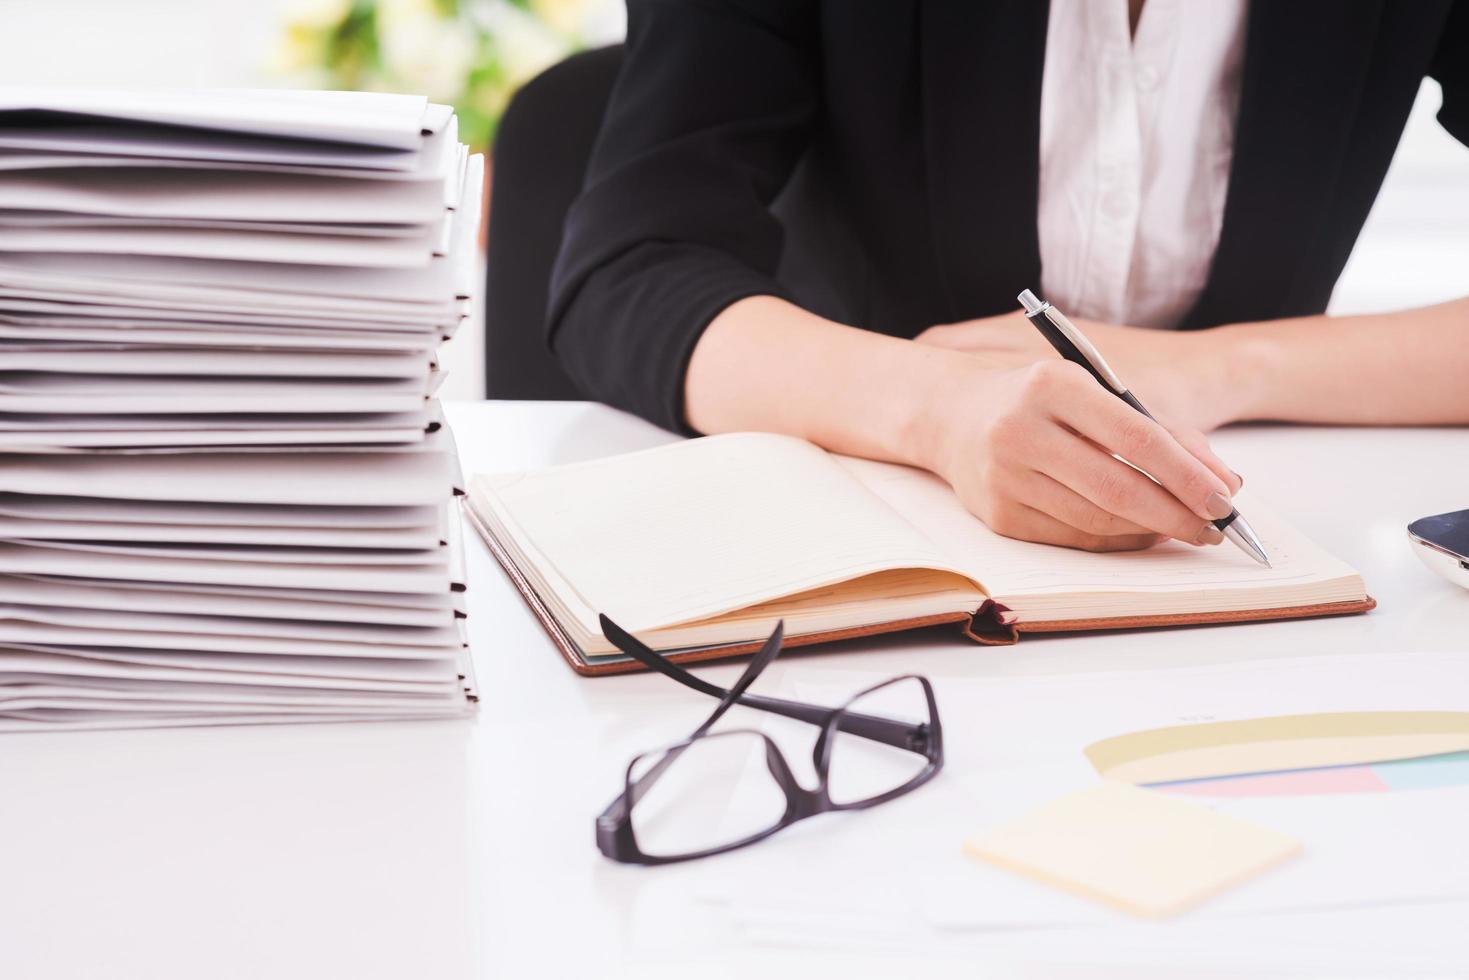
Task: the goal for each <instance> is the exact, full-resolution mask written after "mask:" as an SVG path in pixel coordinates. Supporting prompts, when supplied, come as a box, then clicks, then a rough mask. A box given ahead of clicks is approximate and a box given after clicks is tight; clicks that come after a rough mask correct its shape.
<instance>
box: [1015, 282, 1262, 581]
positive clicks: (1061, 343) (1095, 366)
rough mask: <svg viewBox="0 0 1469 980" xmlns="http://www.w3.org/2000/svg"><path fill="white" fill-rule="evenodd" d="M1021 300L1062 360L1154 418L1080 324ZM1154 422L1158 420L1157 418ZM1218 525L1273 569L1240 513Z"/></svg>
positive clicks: (1030, 299)
mask: <svg viewBox="0 0 1469 980" xmlns="http://www.w3.org/2000/svg"><path fill="white" fill-rule="evenodd" d="M1018 298H1019V300H1020V305H1021V306H1023V307H1024V308H1025V318H1026V319H1027V320H1029V321H1030V322H1031V323H1033V324H1034V325H1035V328H1036V329H1037V330H1039V331H1040V332H1041V336H1043V337H1045V338H1046V340H1048V341H1050V343H1051V346H1052V347H1054V348H1056V350H1057V351H1058V352H1059V353H1060V355H1061V356H1062V357H1064V358H1066V360H1068V361H1070V362H1072V363H1073V364H1079V365H1081V366H1082V367H1084V368H1086V370H1087V372H1088V373H1089V374H1091V376H1092V377H1094V378H1096V379H1097V382H1098V383H1099V384H1100V385H1101V386H1102V387H1104V388H1106V389H1107V390H1108V391H1110V392H1112V394H1114V395H1116V396H1117V397H1118V398H1121V399H1122V400H1123V401H1125V402H1127V404H1129V405H1131V406H1132V407H1133V408H1135V409H1137V410H1138V411H1139V412H1142V413H1143V414H1144V415H1146V416H1147V417H1148V418H1150V419H1151V418H1153V413H1152V412H1149V411H1148V410H1147V409H1146V408H1144V407H1143V403H1142V402H1140V401H1138V400H1137V396H1135V395H1134V394H1133V393H1132V392H1130V391H1128V390H1127V386H1126V385H1124V384H1123V383H1122V381H1121V379H1120V378H1118V377H1117V374H1116V372H1114V371H1113V370H1112V368H1111V367H1110V366H1109V365H1108V364H1107V362H1106V360H1104V359H1103V357H1102V355H1101V354H1100V353H1098V351H1097V349H1096V348H1095V347H1093V346H1092V344H1091V341H1089V340H1087V339H1086V336H1085V335H1084V334H1083V333H1082V332H1081V331H1080V330H1078V329H1076V324H1074V323H1072V322H1071V321H1070V320H1068V319H1066V314H1064V313H1062V312H1061V311H1060V310H1058V309H1056V308H1055V307H1054V306H1052V305H1051V304H1050V303H1047V302H1046V301H1045V300H1043V299H1041V298H1039V297H1038V296H1036V294H1035V293H1033V292H1031V291H1030V290H1028V289H1027V290H1025V292H1023V293H1021V294H1020V296H1019V297H1018ZM1154 421H1157V420H1156V419H1154ZM1214 526H1215V527H1217V528H1218V529H1219V530H1220V532H1221V533H1223V535H1224V536H1225V537H1226V538H1228V539H1229V540H1231V541H1233V542H1234V543H1235V546H1236V547H1238V548H1239V550H1240V551H1243V552H1244V553H1245V554H1247V555H1249V556H1250V557H1251V558H1253V559H1255V561H1257V562H1259V563H1260V564H1262V565H1264V566H1265V567H1266V568H1269V567H1270V556H1269V555H1268V554H1266V553H1265V546H1264V545H1262V544H1260V539H1259V538H1258V537H1256V535H1255V529H1254V528H1252V527H1250V522H1249V521H1247V520H1245V519H1244V518H1243V517H1241V516H1240V512H1239V511H1237V510H1231V511H1230V512H1229V516H1228V517H1221V518H1220V519H1219V520H1217V521H1215V522H1214Z"/></svg>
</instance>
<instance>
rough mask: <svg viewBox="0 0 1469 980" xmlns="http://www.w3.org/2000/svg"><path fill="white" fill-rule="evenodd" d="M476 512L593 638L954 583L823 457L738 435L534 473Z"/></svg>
mask: <svg viewBox="0 0 1469 980" xmlns="http://www.w3.org/2000/svg"><path fill="white" fill-rule="evenodd" d="M471 501H472V503H473V505H474V506H475V508H476V509H477V510H478V511H480V512H481V513H483V514H486V515H487V516H486V520H487V521H489V522H490V523H492V524H496V525H498V526H499V527H500V528H503V529H504V531H505V532H506V533H507V534H508V535H509V536H510V537H511V538H512V542H513V545H514V547H515V548H516V549H517V550H518V551H519V552H520V553H521V554H522V555H524V556H525V558H526V559H527V562H526V563H527V564H528V565H530V566H533V568H534V570H535V571H536V572H537V573H538V574H539V575H541V576H543V577H544V579H545V580H546V584H547V586H548V589H547V590H545V592H543V594H546V593H549V595H548V596H547V597H548V598H551V597H555V598H557V599H559V600H560V601H561V603H562V604H564V606H565V607H566V608H565V610H564V611H565V613H566V614H567V615H569V616H570V617H572V618H573V619H574V620H575V621H576V622H577V623H579V624H580V625H581V626H582V627H583V628H584V630H585V631H586V632H587V633H588V634H590V635H592V636H597V635H599V634H600V632H601V630H600V628H599V627H598V625H597V619H596V616H597V613H599V612H605V613H607V614H608V615H610V616H612V617H613V618H614V619H616V620H617V621H618V623H619V624H621V625H622V626H623V627H625V628H627V629H630V630H633V631H642V630H649V629H653V628H656V627H663V626H671V625H675V624H678V623H686V622H690V621H693V620H700V619H705V618H708V617H711V616H716V615H719V614H721V613H725V612H729V611H731V610H735V609H742V608H745V607H747V606H752V605H755V604H756V603H760V602H766V601H769V600H771V599H776V598H780V597H782V596H786V595H790V594H792V593H795V592H802V591H806V590H809V589H815V588H818V587H821V586H825V585H830V584H832V583H834V582H841V581H845V580H848V579H853V578H857V577H859V576H862V575H868V574H872V573H874V572H880V571H886V570H889V569H895V568H912V567H931V568H937V569H944V570H950V571H952V570H954V569H952V568H951V567H950V566H949V565H948V564H947V562H946V561H945V559H944V556H943V554H942V553H941V552H940V551H939V550H938V549H937V548H936V547H935V546H934V545H933V544H931V543H930V542H929V541H928V540H926V539H925V538H924V537H923V536H922V535H921V534H919V533H918V532H917V531H916V530H915V529H914V528H913V526H912V525H911V524H909V523H908V522H907V521H905V520H903V519H902V518H901V517H899V516H898V515H897V514H895V513H893V512H892V511H891V510H889V509H888V508H887V507H886V506H885V505H884V504H883V503H882V501H881V500H879V499H878V498H877V497H875V496H873V495H872V494H871V493H869V492H867V491H866V490H864V489H863V487H862V485H861V484H860V483H858V482H856V481H855V480H853V479H852V478H851V476H850V475H848V473H847V471H846V470H845V469H843V467H842V466H841V465H840V464H839V463H837V462H835V461H834V460H833V459H832V457H830V456H829V455H828V454H827V453H826V452H824V451H823V450H821V449H818V448H817V447H815V446H813V445H811V444H810V443H808V442H805V441H803V440H800V439H792V438H789V437H786V436H776V435H767V434H761V433H737V434H732V435H724V436H713V437H709V438H704V439H695V440H691V441H689V442H683V443H675V444H673V445H670V446H661V447H658V448H655V449H650V450H646V451H644V452H640V453H631V454H628V455H624V456H613V457H609V458H605V459H599V460H593V461H591V462H587V463H578V464H573V465H570V466H561V467H554V468H551V469H547V470H540V471H536V472H532V473H524V474H510V475H503V476H490V477H476V478H475V479H474V481H473V482H472V485H471Z"/></svg>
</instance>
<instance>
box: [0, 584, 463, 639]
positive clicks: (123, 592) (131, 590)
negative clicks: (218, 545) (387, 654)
mask: <svg viewBox="0 0 1469 980" xmlns="http://www.w3.org/2000/svg"><path fill="white" fill-rule="evenodd" d="M206 589H207V587H203V586H196V587H194V588H193V589H191V588H189V586H188V585H180V586H176V587H172V588H170V587H168V586H165V585H162V584H152V585H149V584H148V583H139V582H110V581H107V580H105V579H101V580H99V579H54V578H45V577H41V576H36V577H26V576H20V575H5V576H0V595H4V596H5V597H6V598H7V599H9V600H10V601H12V602H18V603H26V604H30V605H35V606H44V607H46V608H51V609H56V608H62V609H67V608H76V609H87V610H121V611H124V612H138V613H167V614H170V615H180V616H225V617H236V618H242V619H243V618H249V619H265V620H282V621H292V620H299V621H304V622H312V623H363V624H369V625H373V624H378V625H386V626H404V627H433V628H448V627H451V626H453V624H454V622H455V619H454V613H453V610H452V609H451V608H450V607H449V606H448V605H447V603H445V604H440V605H436V606H428V605H414V604H412V603H411V602H407V601H405V600H411V599H418V598H422V597H420V596H411V595H387V594H383V593H362V594H357V595H355V596H353V598H355V599H356V601H347V600H346V599H345V598H342V597H343V596H352V594H351V593H338V592H333V593H323V595H331V596H332V597H333V598H330V599H327V598H299V597H296V596H294V595H293V594H292V593H291V592H289V591H287V590H279V589H270V588H262V589H254V590H246V589H234V590H232V591H214V592H209V591H207V590H206Z"/></svg>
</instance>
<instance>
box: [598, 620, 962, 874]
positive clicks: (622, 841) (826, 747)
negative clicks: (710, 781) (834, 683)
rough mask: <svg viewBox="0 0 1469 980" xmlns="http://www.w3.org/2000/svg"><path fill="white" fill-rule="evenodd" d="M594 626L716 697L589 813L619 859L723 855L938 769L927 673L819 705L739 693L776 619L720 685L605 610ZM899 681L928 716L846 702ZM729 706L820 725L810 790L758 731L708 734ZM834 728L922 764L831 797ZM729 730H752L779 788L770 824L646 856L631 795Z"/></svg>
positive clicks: (883, 796)
mask: <svg viewBox="0 0 1469 980" xmlns="http://www.w3.org/2000/svg"><path fill="white" fill-rule="evenodd" d="M601 624H602V633H603V635H604V636H606V637H607V639H608V640H610V641H611V642H612V643H613V644H614V645H615V646H616V647H617V648H618V649H620V650H622V651H623V652H624V653H626V654H627V655H628V656H630V657H632V658H633V659H635V660H637V661H638V662H639V663H642V664H643V665H644V666H646V667H649V668H651V669H652V670H656V671H658V672H659V673H661V674H663V675H664V676H666V677H670V678H672V679H673V680H676V681H678V682H679V683H680V684H683V685H685V686H686V687H690V688H692V689H694V690H696V691H699V692H700V693H703V694H708V695H710V696H711V697H717V698H719V699H720V701H719V704H718V705H717V706H716V707H715V709H714V711H713V712H711V713H710V715H709V717H708V718H706V719H705V720H704V722H703V724H701V725H700V726H699V727H698V728H696V729H695V730H694V732H693V733H692V734H691V735H689V737H688V738H686V739H683V740H682V741H679V742H675V743H673V744H672V745H668V746H665V747H663V748H661V749H654V750H652V751H649V752H643V753H640V754H639V755H637V756H636V757H634V758H633V760H632V761H631V762H630V763H628V766H627V770H626V772H625V774H624V777H623V791H622V794H621V795H619V796H618V797H617V799H615V800H613V801H612V802H611V803H610V804H609V805H608V806H607V809H606V810H604V811H603V812H602V814H601V815H600V816H598V817H597V823H596V837H597V849H598V850H599V851H601V852H602V854H604V855H605V856H607V857H608V858H611V859H612V860H614V861H618V862H620V863H623V864H643V865H660V864H673V863H677V862H680V861H692V860H696V859H698V858H704V857H710V856H712V855H715V854H723V853H726V852H728V851H733V850H737V849H739V848H741V847H748V846H749V845H751V844H754V843H757V842H759V841H762V840H764V839H766V838H767V837H770V836H772V835H774V834H776V833H779V832H780V831H782V830H784V829H785V828H787V827H789V826H790V825H791V824H793V823H797V822H798V821H801V820H805V819H807V818H808V817H814V816H816V815H818V814H822V813H831V812H836V811H844V810H864V809H867V808H868V807H874V806H878V805H880V804H883V803H887V802H889V801H891V800H894V799H897V798H898V797H900V796H903V795H905V794H907V793H910V792H912V791H913V790H915V789H917V788H918V787H919V786H922V785H923V784H924V783H926V782H928V781H929V780H930V779H932V778H933V777H934V776H936V775H937V774H938V773H939V771H940V770H941V769H943V766H944V748H943V726H942V724H941V723H940V721H939V711H938V701H937V699H936V698H935V697H934V693H933V685H932V684H931V683H930V682H929V680H928V678H926V677H923V676H921V675H919V674H901V675H899V676H897V677H892V678H889V679H888V680H885V681H883V682H882V683H880V684H874V685H872V686H871V687H869V688H866V689H864V690H861V691H858V692H857V693H856V694H853V695H852V696H851V697H849V698H848V699H847V700H846V701H844V702H843V703H842V704H841V705H839V706H837V707H835V708H829V707H825V706H823V705H815V704H805V703H803V702H800V701H788V700H785V699H783V698H771V697H765V696H763V695H757V694H749V693H747V689H748V688H749V687H750V685H751V684H753V683H754V682H755V679H756V678H757V677H759V676H760V674H761V672H762V671H764V669H765V668H766V667H767V666H769V664H770V663H771V661H773V660H774V659H775V658H776V656H777V655H778V654H779V653H780V649H781V641H782V638H783V636H784V623H777V624H776V627H775V630H774V632H772V633H771V634H770V637H769V639H767V640H766V641H765V644H764V645H763V646H762V647H761V649H760V651H759V652H758V653H757V654H755V656H754V657H753V658H752V659H751V661H750V664H749V666H747V667H746V668H745V670H744V672H743V673H742V674H741V675H740V677H739V680H737V681H736V682H735V683H734V685H733V686H732V687H730V688H727V689H726V688H722V687H720V686H718V685H717V684H712V683H710V682H709V681H706V680H703V679H702V678H700V677H698V676H696V675H694V674H692V673H690V672H689V671H687V670H685V669H684V668H683V667H681V666H679V665H678V664H675V663H673V662H671V661H669V660H668V659H667V658H665V657H663V656H662V655H661V654H658V653H655V652H654V651H653V650H651V649H649V648H648V647H647V646H645V645H644V644H643V643H642V642H641V641H639V640H638V639H637V638H636V637H634V636H632V635H631V634H630V633H628V632H626V631H625V630H623V629H622V628H621V627H619V626H618V625H617V624H616V623H614V622H613V621H612V620H610V619H608V618H607V617H606V616H602V617H601ZM904 681H916V682H917V683H918V684H919V685H920V686H921V687H922V689H923V695H924V698H925V700H926V701H927V705H928V718H929V720H928V721H925V722H905V721H899V720H897V719H894V718H884V717H882V716H880V715H869V714H863V713H861V712H855V711H852V710H851V706H852V705H853V704H854V703H856V702H857V701H859V700H860V699H862V698H864V697H867V696H868V695H871V694H873V693H875V692H877V691H880V690H882V689H883V688H886V687H891V686H893V685H895V684H899V683H902V682H904ZM736 704H739V705H743V706H744V707H748V708H755V709H757V710H759V711H768V712H771V713H772V714H778V715H781V716H783V717H786V718H792V719H795V720H797V721H803V722H806V723H807V724H811V725H815V726H817V727H819V728H820V729H821V734H820V735H819V736H818V737H817V739H816V746H815V748H814V749H813V750H812V763H813V765H814V767H815V770H816V777H817V783H816V787H815V788H814V789H807V788H806V787H804V786H802V785H801V783H800V781H799V780H797V779H796V777H795V774H794V773H793V772H792V771H791V767H790V764H789V763H788V762H787V761H786V758H785V755H784V754H783V753H782V752H781V750H780V748H779V747H778V746H777V745H776V744H775V742H774V741H772V740H771V738H770V737H769V736H768V735H766V734H765V733H764V732H759V731H755V730H754V729H748V728H741V729H732V730H727V731H723V732H714V733H710V731H709V729H710V728H712V727H713V725H714V723H715V722H717V721H718V720H719V719H720V717H722V716H723V715H724V713H725V712H726V711H728V710H729V709H730V708H731V707H733V706H734V705H736ZM839 732H841V733H846V734H849V735H854V736H857V737H859V738H865V739H869V740H871V741H875V742H880V743H882V744H884V745H890V746H893V747H894V748H899V749H904V750H906V751H909V752H914V753H917V754H919V755H922V756H923V757H924V758H925V759H926V760H927V765H925V766H924V768H923V769H921V770H920V771H919V772H918V773H916V774H915V775H914V776H913V777H911V778H910V779H909V780H907V781H906V782H904V783H903V784H901V785H899V786H896V787H894V788H893V789H890V790H887V791H886V792H884V793H880V794H878V795H876V796H872V797H868V798H866V799H861V800H851V801H847V802H841V803H839V802H835V801H833V800H832V798H831V790H830V784H829V783H830V781H829V776H830V769H831V751H832V745H833V741H834V739H835V738H836V735H837V734H838V733H839ZM731 735H746V736H748V735H753V736H755V737H757V738H759V739H760V740H761V741H762V742H763V743H764V745H765V762H766V766H767V768H768V769H769V770H770V774H771V777H772V778H773V779H774V780H775V782H776V785H777V786H778V787H779V788H780V790H781V792H782V793H784V794H785V799H786V807H785V812H784V813H783V814H782V815H781V818H780V819H779V820H778V821H777V822H776V823H775V824H774V825H772V826H770V827H768V828H765V829H764V830H761V831H759V832H758V833H755V834H751V835H749V836H747V837H744V838H741V839H739V840H735V841H730V842H727V843H724V844H720V845H717V846H715V847H710V848H706V849H704V850H700V851H693V852H689V853H685V854H648V853H647V852H645V851H644V850H643V849H642V847H641V846H640V845H639V844H638V841H637V833H636V831H635V829H634V827H633V823H632V810H633V807H634V806H636V805H637V802H638V800H640V799H642V797H643V796H644V795H645V794H646V793H647V791H648V790H649V789H650V788H651V787H652V785H653V783H654V782H656V781H657V780H658V778H659V777H660V776H662V775H663V773H664V772H666V771H667V769H668V768H669V767H670V766H671V765H672V764H673V763H674V762H675V761H677V759H678V757H679V756H680V755H682V754H683V753H684V752H685V751H687V750H688V749H689V748H690V747H691V746H692V745H694V744H695V743H696V742H698V741H699V740H700V739H705V738H721V737H725V736H731ZM654 759H656V761H654V762H653V763H652V764H651V766H648V767H647V768H646V769H644V771H642V772H641V774H640V775H639V774H638V770H639V766H640V764H642V763H645V762H646V761H648V760H654Z"/></svg>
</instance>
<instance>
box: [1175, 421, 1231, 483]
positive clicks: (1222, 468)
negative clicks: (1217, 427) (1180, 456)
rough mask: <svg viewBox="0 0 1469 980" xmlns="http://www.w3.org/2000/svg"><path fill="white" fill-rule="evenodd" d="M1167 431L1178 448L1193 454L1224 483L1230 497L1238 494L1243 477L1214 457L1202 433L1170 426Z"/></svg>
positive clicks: (1196, 430)
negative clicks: (1176, 442)
mask: <svg viewBox="0 0 1469 980" xmlns="http://www.w3.org/2000/svg"><path fill="white" fill-rule="evenodd" d="M1167 429H1168V431H1169V432H1170V433H1172V435H1173V438H1175V439H1177V440H1178V444H1179V445H1180V446H1182V447H1183V448H1184V449H1187V450H1188V451H1189V452H1191V453H1193V455H1194V458H1195V459H1197V460H1198V461H1199V462H1201V463H1203V464H1204V465H1205V466H1207V467H1209V469H1211V470H1212V471H1213V472H1214V475H1215V476H1217V477H1219V479H1221V480H1223V481H1224V485H1225V486H1227V487H1229V495H1230V496H1231V497H1233V496H1234V495H1235V494H1237V493H1239V491H1240V488H1241V487H1243V486H1244V485H1245V480H1244V477H1242V476H1240V475H1239V474H1238V473H1236V472H1235V471H1234V470H1232V469H1230V468H1229V466H1228V465H1227V464H1226V463H1225V462H1224V460H1222V459H1220V458H1219V457H1218V456H1217V455H1215V453H1214V450H1213V449H1212V448H1211V447H1210V446H1209V440H1208V438H1207V437H1206V436H1205V435H1204V434H1203V433H1202V432H1200V431H1199V430H1198V429H1187V428H1174V427H1173V426H1171V425H1170V426H1167Z"/></svg>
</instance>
